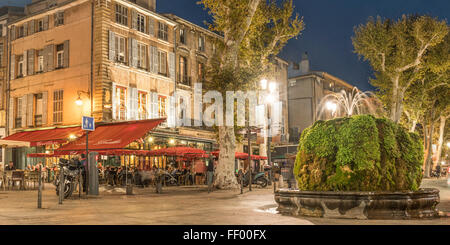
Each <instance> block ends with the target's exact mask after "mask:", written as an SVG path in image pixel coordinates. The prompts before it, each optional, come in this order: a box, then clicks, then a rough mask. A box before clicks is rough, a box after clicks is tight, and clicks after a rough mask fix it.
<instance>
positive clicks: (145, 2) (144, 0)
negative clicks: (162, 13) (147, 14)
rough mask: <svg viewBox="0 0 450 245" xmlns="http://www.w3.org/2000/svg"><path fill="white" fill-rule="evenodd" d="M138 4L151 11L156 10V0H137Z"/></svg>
mask: <svg viewBox="0 0 450 245" xmlns="http://www.w3.org/2000/svg"><path fill="white" fill-rule="evenodd" d="M135 1H136V4H138V5H139V6H142V7H144V8H146V9H149V10H151V11H156V0H135Z"/></svg>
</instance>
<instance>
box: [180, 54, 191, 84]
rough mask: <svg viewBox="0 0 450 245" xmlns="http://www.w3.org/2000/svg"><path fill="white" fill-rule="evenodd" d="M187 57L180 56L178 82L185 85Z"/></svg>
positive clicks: (186, 81)
mask: <svg viewBox="0 0 450 245" xmlns="http://www.w3.org/2000/svg"><path fill="white" fill-rule="evenodd" d="M187 71H188V70H187V59H186V57H183V56H180V77H179V82H180V83H182V84H185V85H189V81H188V72H187Z"/></svg>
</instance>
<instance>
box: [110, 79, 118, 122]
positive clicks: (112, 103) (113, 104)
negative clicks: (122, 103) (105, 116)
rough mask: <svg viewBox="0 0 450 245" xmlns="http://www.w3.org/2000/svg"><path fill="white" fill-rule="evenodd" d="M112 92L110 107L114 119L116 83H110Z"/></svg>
mask: <svg viewBox="0 0 450 245" xmlns="http://www.w3.org/2000/svg"><path fill="white" fill-rule="evenodd" d="M111 86H112V92H111V109H112V114H111V116H112V119H116V104H117V102H116V101H117V98H116V84H115V83H112V85H111Z"/></svg>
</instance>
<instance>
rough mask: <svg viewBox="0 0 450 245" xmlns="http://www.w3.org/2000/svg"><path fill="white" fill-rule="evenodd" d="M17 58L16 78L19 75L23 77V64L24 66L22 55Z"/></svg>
mask: <svg viewBox="0 0 450 245" xmlns="http://www.w3.org/2000/svg"><path fill="white" fill-rule="evenodd" d="M17 60H18V62H17V78H20V77H23V68H24V67H23V66H24V63H23V55H20V56H19V57H18V58H17Z"/></svg>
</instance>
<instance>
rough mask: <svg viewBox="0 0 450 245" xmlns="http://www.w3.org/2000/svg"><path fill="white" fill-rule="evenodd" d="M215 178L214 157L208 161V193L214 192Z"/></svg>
mask: <svg viewBox="0 0 450 245" xmlns="http://www.w3.org/2000/svg"><path fill="white" fill-rule="evenodd" d="M213 177H214V160H213V159H212V157H210V158H209V160H208V165H207V166H206V178H207V181H208V193H210V192H211V191H212V185H213Z"/></svg>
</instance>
